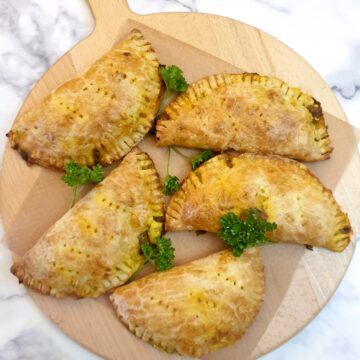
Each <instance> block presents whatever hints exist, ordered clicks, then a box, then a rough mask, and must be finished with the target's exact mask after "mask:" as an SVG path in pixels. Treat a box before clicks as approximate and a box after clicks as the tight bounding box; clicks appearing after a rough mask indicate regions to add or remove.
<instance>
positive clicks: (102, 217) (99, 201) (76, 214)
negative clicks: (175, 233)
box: [11, 148, 164, 297]
mask: <svg viewBox="0 0 360 360" xmlns="http://www.w3.org/2000/svg"><path fill="white" fill-rule="evenodd" d="M163 201H164V200H163V195H162V193H161V183H160V180H159V177H158V174H157V172H156V170H155V168H154V165H153V163H152V161H151V159H150V158H149V157H148V155H146V154H145V153H143V152H141V151H140V150H139V149H137V148H135V149H133V150H132V151H131V152H130V153H129V154H128V155H127V156H126V157H125V158H124V159H123V161H122V162H121V163H120V165H119V166H118V167H117V168H116V169H115V170H113V171H112V173H111V174H110V175H108V176H107V177H106V178H105V180H103V181H102V182H101V183H100V184H98V185H97V186H95V187H94V189H93V190H92V191H90V192H89V193H88V194H87V195H86V196H85V197H84V198H83V199H81V200H80V201H79V202H78V203H76V204H75V206H74V207H73V208H72V209H71V210H69V211H68V212H67V213H66V214H65V215H64V216H63V217H62V218H61V219H60V220H59V221H58V222H56V223H55V224H54V225H53V226H52V227H51V228H50V229H49V230H48V231H47V232H46V233H45V234H44V235H43V236H42V237H41V238H40V239H39V241H38V242H37V243H36V244H35V246H34V247H33V248H31V249H30V250H29V251H28V252H27V253H26V254H25V255H24V257H23V258H21V259H20V260H18V261H16V262H15V264H14V265H13V266H12V268H11V271H12V272H13V273H14V274H15V275H16V276H17V277H18V278H19V280H20V281H21V282H23V283H24V284H25V285H27V286H29V287H31V288H33V289H35V290H38V291H40V292H42V293H44V294H50V295H53V296H56V297H65V296H77V297H95V296H98V295H101V294H103V293H104V292H106V291H107V290H108V289H110V288H113V287H116V286H119V285H121V284H123V283H125V282H126V281H127V280H128V279H129V278H130V277H131V276H132V275H133V274H134V273H135V272H136V271H137V270H138V269H139V268H140V267H141V266H143V264H144V263H145V258H144V257H143V256H142V254H140V242H139V236H140V235H141V234H142V233H144V232H147V233H148V236H149V238H150V240H152V241H154V240H155V238H156V237H157V236H160V235H161V232H162V219H163V206H164V202H163Z"/></svg>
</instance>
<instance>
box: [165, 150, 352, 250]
mask: <svg viewBox="0 0 360 360" xmlns="http://www.w3.org/2000/svg"><path fill="white" fill-rule="evenodd" d="M248 208H258V209H259V210H261V211H262V213H263V216H265V217H266V218H267V219H268V221H269V222H275V223H276V224H277V229H276V230H275V231H273V232H272V233H270V234H269V237H270V238H271V239H272V240H273V241H282V242H292V243H298V244H306V245H312V246H322V247H325V248H328V249H331V250H334V251H342V250H344V249H345V247H346V246H347V245H348V243H349V241H350V234H351V226H350V222H349V219H348V217H347V215H346V214H345V213H344V212H342V211H341V209H340V206H339V205H338V204H337V203H336V201H335V199H334V197H333V195H332V193H331V191H330V190H328V189H326V188H325V187H324V186H323V185H322V184H321V183H320V181H319V180H318V179H317V178H316V177H315V176H314V175H313V174H312V173H311V172H310V171H309V170H308V169H307V167H306V166H305V165H303V164H301V163H299V162H297V161H295V160H290V159H286V158H282V157H280V156H275V155H255V154H242V155H241V154H238V153H235V152H232V153H225V154H222V155H218V156H216V157H214V158H212V159H210V160H209V161H207V162H206V163H204V164H203V165H202V166H200V168H198V169H197V170H195V171H193V172H191V173H190V175H189V177H188V178H187V179H186V180H185V182H184V183H183V184H182V186H181V189H180V190H179V191H178V192H177V193H175V194H174V195H173V197H172V198H171V200H170V203H169V207H168V209H167V213H166V224H165V227H166V229H167V230H168V231H180V230H204V231H209V232H213V233H216V232H218V231H219V227H220V225H219V220H220V218H221V217H222V216H223V215H224V214H225V213H227V212H234V213H236V214H238V215H241V214H242V213H243V211H244V210H246V209H248Z"/></svg>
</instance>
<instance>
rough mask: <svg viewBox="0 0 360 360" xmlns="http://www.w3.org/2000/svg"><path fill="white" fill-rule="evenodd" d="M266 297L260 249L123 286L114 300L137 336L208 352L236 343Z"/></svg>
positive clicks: (165, 346)
mask: <svg viewBox="0 0 360 360" xmlns="http://www.w3.org/2000/svg"><path fill="white" fill-rule="evenodd" d="M263 297H264V269H263V263H262V259H261V255H260V251H259V249H258V248H251V249H247V250H246V251H245V252H244V253H243V254H242V256H241V257H238V258H236V257H234V256H233V255H232V254H231V252H230V251H229V250H225V251H222V252H219V253H216V254H213V255H210V256H207V257H205V258H202V259H199V260H196V261H193V262H191V263H188V264H185V265H182V266H177V267H174V268H172V269H171V270H168V271H166V272H163V273H159V272H158V273H154V274H151V275H149V276H146V277H143V278H142V279H140V280H136V281H134V282H132V283H130V284H128V285H124V286H121V287H119V288H117V289H116V290H115V291H114V292H113V294H112V295H110V300H111V302H112V304H113V305H114V308H115V310H116V313H117V315H118V316H119V318H120V319H121V320H122V321H123V322H124V323H125V324H126V325H127V326H128V327H129V329H130V331H132V332H133V333H134V334H135V335H136V336H138V337H139V338H141V339H142V340H144V341H146V342H148V343H150V344H152V345H153V346H155V347H157V348H160V349H162V350H165V351H167V352H170V353H171V352H177V353H179V354H181V355H188V356H196V357H198V356H202V355H204V354H206V353H208V352H211V351H216V350H218V349H221V348H223V347H225V346H229V345H231V344H233V343H234V342H235V341H236V340H238V339H239V338H240V337H241V336H242V335H243V334H244V333H245V332H246V330H247V329H248V327H249V326H250V324H251V323H252V322H253V320H254V318H255V317H256V315H257V313H258V312H259V310H260V307H261V304H262V302H263Z"/></svg>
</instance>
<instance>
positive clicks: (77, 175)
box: [61, 160, 104, 208]
mask: <svg viewBox="0 0 360 360" xmlns="http://www.w3.org/2000/svg"><path fill="white" fill-rule="evenodd" d="M103 178H104V169H103V167H102V166H101V165H95V166H93V167H92V168H89V167H87V166H80V165H79V164H77V163H76V162H75V161H72V160H71V161H69V162H68V163H67V164H66V165H65V175H64V176H63V177H62V178H61V179H62V180H63V181H64V182H65V183H66V184H67V185H69V186H70V187H72V196H71V202H70V208H72V207H73V206H74V204H75V201H76V197H77V192H78V189H79V186H81V185H85V184H89V183H99V182H100V181H102V180H103Z"/></svg>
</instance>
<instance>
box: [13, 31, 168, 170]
mask: <svg viewBox="0 0 360 360" xmlns="http://www.w3.org/2000/svg"><path fill="white" fill-rule="evenodd" d="M158 67H159V63H158V60H157V57H156V54H155V52H154V50H153V49H152V48H151V45H150V43H149V42H148V41H147V40H146V39H145V38H144V37H143V36H142V34H141V33H140V31H138V30H133V31H132V32H131V33H130V35H129V36H128V37H127V38H126V39H125V40H123V41H122V42H120V43H119V44H118V45H116V46H115V47H114V48H113V49H112V50H110V51H109V52H108V53H107V54H105V55H104V56H103V57H102V58H100V59H99V60H98V61H97V62H95V63H94V64H93V65H92V66H90V68H89V69H88V70H87V71H85V72H84V73H83V74H82V75H80V76H78V77H76V78H74V79H72V80H70V81H68V82H66V83H65V84H63V85H62V86H60V87H58V88H57V89H56V90H54V91H53V92H52V93H51V94H50V95H49V96H47V97H46V98H45V99H44V100H43V101H42V102H41V103H39V104H38V105H37V106H35V107H33V108H32V109H30V110H29V111H27V112H26V113H24V114H23V115H21V116H19V117H18V118H17V119H16V121H15V123H14V125H13V127H12V129H11V131H10V132H9V133H8V134H7V136H8V137H9V140H10V144H11V146H12V147H13V148H15V149H17V150H18V151H19V152H20V154H21V155H22V157H23V158H24V159H25V160H27V161H28V162H29V163H37V164H39V165H42V166H45V167H56V168H63V167H64V165H65V164H66V163H67V162H68V161H69V160H73V161H75V162H76V163H78V164H80V165H88V166H92V165H94V164H96V163H100V164H102V165H107V164H110V163H112V162H113V161H115V160H118V159H120V158H121V157H122V156H124V155H125V154H126V153H128V152H129V151H130V150H131V149H132V148H133V147H134V146H135V145H136V144H137V143H138V142H139V141H140V140H141V139H142V138H143V137H144V136H145V134H146V133H147V132H148V131H149V129H150V128H151V126H152V123H153V119H154V116H155V114H156V112H157V109H158V101H159V94H160V87H161V81H160V77H159V74H158Z"/></svg>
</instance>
